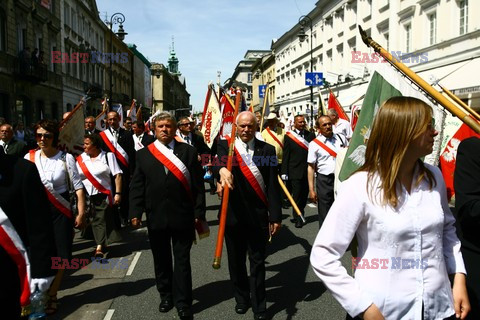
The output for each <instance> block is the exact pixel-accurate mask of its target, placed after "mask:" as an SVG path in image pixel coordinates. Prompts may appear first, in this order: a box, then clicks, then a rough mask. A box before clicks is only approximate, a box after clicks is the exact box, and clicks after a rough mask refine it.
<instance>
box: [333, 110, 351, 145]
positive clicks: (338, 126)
mask: <svg viewBox="0 0 480 320" xmlns="http://www.w3.org/2000/svg"><path fill="white" fill-rule="evenodd" d="M327 115H328V116H329V117H330V120H332V125H333V133H334V134H342V135H343V136H344V137H345V138H347V139H348V141H350V139H352V135H353V131H352V126H351V125H350V122H348V121H347V120H344V119H341V118H339V117H338V113H337V111H336V110H335V109H328V110H327Z"/></svg>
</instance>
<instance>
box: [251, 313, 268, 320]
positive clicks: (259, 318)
mask: <svg viewBox="0 0 480 320" xmlns="http://www.w3.org/2000/svg"><path fill="white" fill-rule="evenodd" d="M253 319H255V320H267V319H268V318H267V314H266V313H255V314H254V315H253Z"/></svg>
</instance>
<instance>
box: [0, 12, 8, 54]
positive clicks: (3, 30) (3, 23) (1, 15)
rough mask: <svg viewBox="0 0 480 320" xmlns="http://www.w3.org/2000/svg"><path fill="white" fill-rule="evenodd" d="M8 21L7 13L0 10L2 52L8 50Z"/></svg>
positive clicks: (0, 43) (0, 49)
mask: <svg viewBox="0 0 480 320" xmlns="http://www.w3.org/2000/svg"><path fill="white" fill-rule="evenodd" d="M6 21H7V19H6V18H5V12H4V11H3V10H0V51H5V50H6V48H7V40H6V39H7V33H6Z"/></svg>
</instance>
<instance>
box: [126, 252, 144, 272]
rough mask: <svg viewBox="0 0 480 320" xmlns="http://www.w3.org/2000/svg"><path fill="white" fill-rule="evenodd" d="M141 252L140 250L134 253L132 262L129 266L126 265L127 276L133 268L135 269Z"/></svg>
mask: <svg viewBox="0 0 480 320" xmlns="http://www.w3.org/2000/svg"><path fill="white" fill-rule="evenodd" d="M141 254H142V252H141V251H139V252H137V253H135V257H133V261H132V264H131V265H130V267H128V270H127V276H131V275H132V273H133V269H135V266H136V265H137V262H138V259H140V255H141Z"/></svg>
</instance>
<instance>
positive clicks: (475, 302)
mask: <svg viewBox="0 0 480 320" xmlns="http://www.w3.org/2000/svg"><path fill="white" fill-rule="evenodd" d="M478 150H480V139H479V138H477V137H471V138H468V139H465V140H463V141H462V142H461V143H460V145H459V146H458V151H457V160H456V165H455V174H454V186H455V209H456V213H457V219H458V227H459V228H458V233H459V238H460V240H461V242H462V255H463V260H464V262H465V268H466V269H467V290H468V298H469V299H470V304H471V307H472V310H471V311H470V313H469V314H468V316H467V318H466V319H472V320H473V319H480V272H479V269H480V237H479V236H478V230H480V156H479V153H478Z"/></svg>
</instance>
